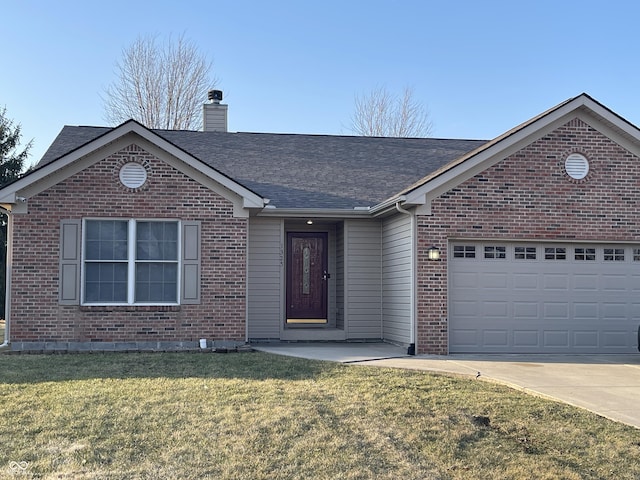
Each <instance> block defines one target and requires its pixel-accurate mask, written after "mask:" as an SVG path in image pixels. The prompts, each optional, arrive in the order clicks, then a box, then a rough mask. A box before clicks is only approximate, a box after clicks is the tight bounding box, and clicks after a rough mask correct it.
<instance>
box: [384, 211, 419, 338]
mask: <svg viewBox="0 0 640 480" xmlns="http://www.w3.org/2000/svg"><path fill="white" fill-rule="evenodd" d="M411 258H412V242H411V217H410V216H408V215H396V216H394V217H390V218H388V219H385V220H384V221H383V224H382V288H383V293H382V328H383V336H384V338H385V339H386V340H389V341H392V342H397V343H402V344H408V343H410V342H411V309H412V308H413V307H412V305H411V288H412V281H411V279H412V276H413V271H412V266H411Z"/></svg>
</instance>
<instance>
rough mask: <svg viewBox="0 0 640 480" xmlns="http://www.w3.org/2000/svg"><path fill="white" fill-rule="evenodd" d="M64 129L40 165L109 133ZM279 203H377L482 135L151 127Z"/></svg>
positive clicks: (316, 205)
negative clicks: (401, 135) (414, 135)
mask: <svg viewBox="0 0 640 480" xmlns="http://www.w3.org/2000/svg"><path fill="white" fill-rule="evenodd" d="M109 130H110V129H109V128H106V127H71V126H66V127H64V128H63V129H62V131H61V132H60V134H59V135H58V137H57V138H56V139H55V140H54V142H53V144H52V145H51V147H49V150H47V152H46V153H45V155H44V156H43V158H42V160H41V162H40V164H39V165H44V164H47V163H49V162H51V161H53V160H55V159H56V158H59V157H61V156H63V155H65V154H66V153H69V152H70V151H72V150H74V149H75V148H78V147H80V146H82V145H84V144H85V143H87V142H90V141H91V140H94V139H95V138H97V137H98V136H100V135H102V134H104V133H107V132H108V131H109ZM153 131H154V132H155V133H156V134H158V135H160V136H161V137H163V138H164V139H166V140H167V141H169V142H171V143H172V144H174V145H176V146H177V147H179V148H181V149H183V150H185V151H186V152H188V153H190V154H191V155H193V156H194V157H196V158H198V159H199V160H201V161H203V162H204V163H206V164H208V165H210V166H211V167H213V168H215V169H217V170H218V171H220V172H222V173H223V174H225V175H227V176H229V177H231V178H233V179H234V180H236V181H237V182H238V183H240V184H242V185H244V186H245V187H247V188H249V189H251V190H253V191H254V192H256V193H258V194H259V195H261V196H263V197H265V198H269V199H270V200H271V204H272V205H275V206H276V207H278V208H296V207H303V208H348V209H352V208H354V207H365V206H373V205H376V204H378V203H380V202H381V201H383V200H386V199H387V198H389V197H391V196H393V195H395V194H396V193H398V192H400V191H402V190H403V189H405V188H407V187H408V186H409V185H412V184H413V183H415V182H416V181H418V180H419V179H421V178H422V177H424V176H425V175H427V174H429V173H431V172H433V171H434V170H436V169H438V168H440V167H442V166H443V165H445V164H447V163H448V162H450V161H452V160H455V159H456V158H458V157H460V156H462V155H463V154H465V153H467V152H469V151H471V150H473V149H475V148H477V147H479V146H480V145H482V144H484V143H485V141H484V140H447V139H433V138H375V137H352V136H331V135H301V134H274V133H224V132H196V131H173V130H153Z"/></svg>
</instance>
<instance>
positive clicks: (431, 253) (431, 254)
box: [427, 245, 440, 262]
mask: <svg viewBox="0 0 640 480" xmlns="http://www.w3.org/2000/svg"><path fill="white" fill-rule="evenodd" d="M427 255H428V258H429V260H432V261H434V262H437V261H438V260H440V249H439V248H438V247H436V246H434V245H432V246H430V247H429V248H428V249H427Z"/></svg>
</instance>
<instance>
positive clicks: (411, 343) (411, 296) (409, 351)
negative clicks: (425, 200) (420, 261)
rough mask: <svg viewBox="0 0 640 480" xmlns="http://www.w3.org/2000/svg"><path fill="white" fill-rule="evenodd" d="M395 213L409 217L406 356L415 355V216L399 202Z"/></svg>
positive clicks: (396, 204)
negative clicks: (409, 254)
mask: <svg viewBox="0 0 640 480" xmlns="http://www.w3.org/2000/svg"><path fill="white" fill-rule="evenodd" d="M395 207H396V211H397V212H398V213H402V214H403V215H409V217H410V221H411V225H410V229H411V236H410V239H411V257H410V258H411V260H410V261H411V265H410V270H409V271H410V272H411V277H410V282H411V284H410V290H409V303H410V304H411V308H410V310H409V312H410V313H409V315H410V316H409V327H410V328H409V348H407V355H415V354H416V216H415V215H414V214H413V213H411V212H410V211H409V210H405V209H404V208H402V207H401V206H400V201H396V203H395Z"/></svg>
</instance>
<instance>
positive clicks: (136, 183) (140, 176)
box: [120, 162, 147, 188]
mask: <svg viewBox="0 0 640 480" xmlns="http://www.w3.org/2000/svg"><path fill="white" fill-rule="evenodd" d="M120 181H121V182H122V184H123V185H124V186H125V187H128V188H140V187H141V186H142V185H144V182H146V181H147V170H146V169H145V168H144V167H143V166H142V165H140V164H139V163H136V162H129V163H126V164H125V165H123V166H122V168H121V169H120Z"/></svg>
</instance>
